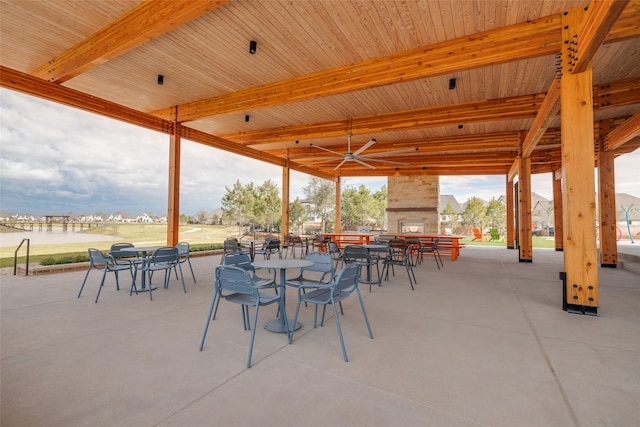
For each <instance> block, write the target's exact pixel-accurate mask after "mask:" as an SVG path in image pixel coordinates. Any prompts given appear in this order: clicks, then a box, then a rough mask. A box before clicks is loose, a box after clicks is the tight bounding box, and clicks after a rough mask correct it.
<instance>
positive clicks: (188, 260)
mask: <svg viewBox="0 0 640 427" xmlns="http://www.w3.org/2000/svg"><path fill="white" fill-rule="evenodd" d="M187 262H188V263H189V270H191V277H193V283H196V275H195V274H193V267H192V266H191V260H190V259H189V258H187Z"/></svg>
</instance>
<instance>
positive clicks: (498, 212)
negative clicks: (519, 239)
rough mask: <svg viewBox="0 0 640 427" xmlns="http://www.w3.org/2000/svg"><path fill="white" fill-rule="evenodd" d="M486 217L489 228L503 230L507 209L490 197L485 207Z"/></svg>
mask: <svg viewBox="0 0 640 427" xmlns="http://www.w3.org/2000/svg"><path fill="white" fill-rule="evenodd" d="M552 208H553V206H552ZM487 217H488V218H489V221H491V228H504V225H505V224H506V218H507V207H506V206H505V205H504V203H502V202H501V201H500V200H498V199H496V198H495V197H492V198H491V200H489V205H488V206H487Z"/></svg>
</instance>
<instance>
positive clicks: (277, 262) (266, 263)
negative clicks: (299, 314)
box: [251, 259, 313, 333]
mask: <svg viewBox="0 0 640 427" xmlns="http://www.w3.org/2000/svg"><path fill="white" fill-rule="evenodd" d="M251 265H253V266H254V267H256V268H271V269H277V270H280V285H281V286H282V287H283V290H282V292H283V294H282V299H283V305H284V306H285V307H286V304H285V303H286V295H287V292H286V285H287V277H286V274H287V270H288V269H290V268H302V267H309V266H310V265H313V262H311V261H307V260H304V259H265V260H259V261H254V262H252V263H251ZM300 326H302V325H301V324H300V322H298V323H297V324H296V325H295V328H294V325H293V321H289V330H290V331H291V330H294V329H296V330H297V329H299V328H300ZM264 328H265V329H266V330H267V331H269V332H276V333H284V332H287V327H286V325H285V324H284V316H280V318H279V319H275V320H270V321H268V322H267V323H266V324H265V325H264Z"/></svg>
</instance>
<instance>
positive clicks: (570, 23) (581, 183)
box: [560, 8, 598, 314]
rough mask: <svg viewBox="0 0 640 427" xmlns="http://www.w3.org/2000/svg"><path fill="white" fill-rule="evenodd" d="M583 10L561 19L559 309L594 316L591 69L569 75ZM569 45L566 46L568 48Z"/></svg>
mask: <svg viewBox="0 0 640 427" xmlns="http://www.w3.org/2000/svg"><path fill="white" fill-rule="evenodd" d="M584 14H585V11H584V9H582V8H574V9H571V10H569V11H566V12H564V14H563V17H562V26H563V29H562V39H563V43H562V80H561V82H560V123H561V129H562V214H563V215H562V217H563V226H564V230H563V231H564V242H563V248H564V270H565V271H564V273H563V274H561V278H562V279H563V280H564V284H565V289H564V290H565V292H564V302H563V309H564V310H566V311H570V312H575V313H582V314H597V307H598V258H597V250H596V233H595V225H596V224H595V218H596V198H595V188H594V180H595V173H594V165H595V154H594V151H595V147H594V139H593V137H594V133H593V90H592V85H593V81H592V68H591V65H589V66H588V67H587V69H586V71H584V72H581V73H577V74H572V73H571V71H572V70H573V68H572V67H573V64H574V63H575V62H574V55H575V52H574V49H576V48H577V50H578V55H579V49H580V46H577V34H578V31H579V29H580V22H581V19H582V17H583V16H584ZM570 48H571V49H570Z"/></svg>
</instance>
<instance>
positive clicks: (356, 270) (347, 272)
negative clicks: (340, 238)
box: [333, 262, 362, 295]
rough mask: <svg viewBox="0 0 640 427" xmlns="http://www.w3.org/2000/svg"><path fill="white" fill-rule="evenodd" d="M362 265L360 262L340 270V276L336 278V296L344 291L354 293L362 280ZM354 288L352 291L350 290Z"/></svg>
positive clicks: (334, 289) (334, 291)
mask: <svg viewBox="0 0 640 427" xmlns="http://www.w3.org/2000/svg"><path fill="white" fill-rule="evenodd" d="M361 267H362V265H361V264H360V263H359V262H354V263H352V264H347V266H346V267H345V268H343V269H342V270H340V274H338V277H336V280H335V284H334V288H333V293H334V295H335V294H337V293H339V292H342V291H349V292H351V291H353V289H355V287H356V286H357V284H358V280H360V270H361ZM349 288H352V289H349Z"/></svg>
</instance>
